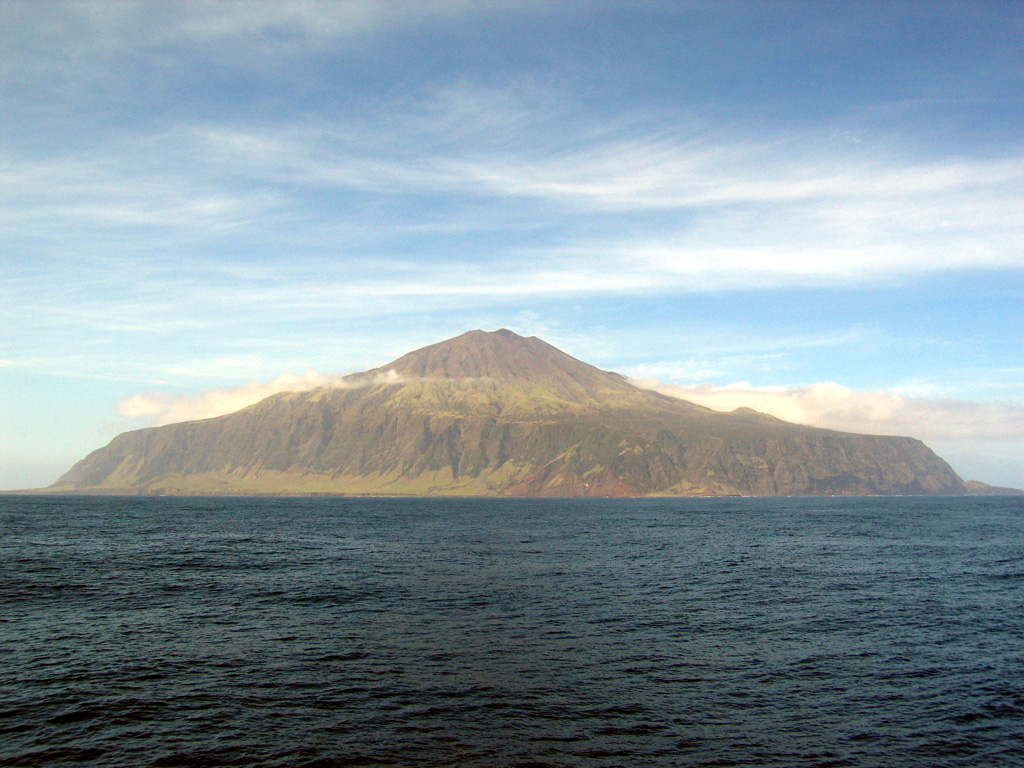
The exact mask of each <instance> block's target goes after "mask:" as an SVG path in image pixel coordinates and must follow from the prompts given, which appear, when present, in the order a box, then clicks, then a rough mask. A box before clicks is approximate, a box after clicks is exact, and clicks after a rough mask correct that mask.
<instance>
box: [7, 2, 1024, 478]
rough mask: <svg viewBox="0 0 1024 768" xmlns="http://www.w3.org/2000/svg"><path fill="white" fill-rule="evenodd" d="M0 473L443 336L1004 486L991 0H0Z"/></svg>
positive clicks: (1008, 433)
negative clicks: (509, 334)
mask: <svg viewBox="0 0 1024 768" xmlns="http://www.w3.org/2000/svg"><path fill="white" fill-rule="evenodd" d="M0 29H3V30H4V32H3V34H2V35H0V489H16V488H25V487H37V486H42V485H47V484H49V483H51V482H53V481H54V480H56V479H57V477H58V476H59V475H60V474H62V473H63V472H65V471H67V469H69V468H70V467H71V465H72V464H74V462H75V461H77V460H78V459H80V458H82V457H84V456H85V455H86V454H87V453H88V452H89V451H91V450H94V449H96V448H99V447H101V446H103V445H105V444H106V443H107V442H109V440H110V439H111V438H112V437H113V436H114V435H116V434H117V433H119V432H121V431H124V430H126V429H133V428H139V427H144V426H148V425H155V424H162V423H170V422H172V421H177V420H186V419H190V418H202V417H206V416H211V415H217V414H219V413H224V412H229V411H230V410H233V409H237V408H240V407H243V406H245V405H247V404H249V403H252V402H255V401H256V400H258V399H259V398H261V397H264V396H266V395H268V394H271V393H273V392H276V391H281V390H283V389H308V388H311V387H314V386H321V385H323V384H324V383H326V382H330V381H332V380H333V379H334V378H336V377H337V376H338V375H340V374H344V373H349V372H353V371H358V370H364V369H367V368H371V367H376V366H379V365H383V364H385V363H387V362H388V361H390V360H392V359H394V358H397V357H399V356H400V355H402V354H404V353H405V352H408V351H410V350H412V349H416V348H418V347H421V346H424V345H426V344H431V343H434V342H437V341H440V340H443V339H446V338H449V337H452V336H455V335H458V334H460V333H462V332H464V331H467V330H470V329H473V328H483V329H485V330H496V329H498V328H502V327H505V328H510V329H511V330H513V331H515V332H517V333H520V334H522V335H526V336H530V335H537V336H540V337H541V338H543V339H545V340H546V341H548V342H550V343H552V344H554V345H555V346H557V347H559V348H561V349H563V350H565V351H566V352H568V353H569V354H571V355H573V356H575V357H577V358H580V359H582V360H584V361H586V362H589V363H591V364H594V365H597V366H599V367H601V368H606V369H610V370H616V371H618V372H620V373H623V374H625V375H627V376H630V377H632V378H634V379H635V380H637V381H638V382H639V383H641V384H642V385H644V386H648V387H652V388H655V389H659V390H661V391H664V392H669V393H672V394H676V395H678V396H681V397H685V398H687V399H691V400H694V401H696V402H700V403H702V404H705V405H708V406H709V407H713V408H717V409H721V410H731V409H732V408H735V407H740V406H750V407H754V408H757V409H758V410H762V411H766V412H769V413H773V414H775V415H778V416H780V417H781V418H786V419H789V420H791V421H798V422H801V423H807V424H813V425H817V426H824V427H829V428H838V429H847V430H850V431H857V432H868V433H878V434H904V435H911V436H914V437H919V438H921V439H923V440H924V441H925V442H926V443H927V444H928V445H929V446H930V447H932V448H933V449H934V450H935V451H936V452H937V453H938V454H939V455H940V456H942V457H943V458H945V459H947V460H948V461H949V462H950V463H951V464H952V466H953V468H954V469H955V470H956V471H957V472H958V473H960V475H961V476H962V477H964V478H965V479H977V480H982V481H984V482H988V483H992V484H996V485H1010V486H1015V487H1024V6H1022V5H1021V4H1020V3H1016V2H1005V3H1004V2H941V0H936V1H935V2H928V3H921V2H906V3H903V2H898V1H894V2H886V3H879V2H856V1H855V0H850V1H849V2H843V3H820V2H786V1H785V0H782V1H780V2H733V1H730V0H723V1H722V2H715V3H707V2H685V1H680V2H611V1H607V2H605V1H602V0H595V1H594V2H586V3H575V2H554V1H553V0H550V1H549V2H534V1H530V0H522V1H521V2H517V1H515V0H508V1H502V0H495V1H494V2H476V1H474V2H470V1H468V0H467V1H466V2H460V1H459V0H448V1H447V2H443V3H418V2H397V1H388V0H350V1H349V2H314V1H312V0H309V1H307V2H300V1H298V0H293V1H292V2H288V3H280V2H204V1H202V0H191V1H188V0H182V1H181V2H176V3H164V2H145V1H143V0H139V1H136V2H128V1H126V2H113V1H109V2H108V1H107V0H96V1H93V2H90V1H83V2H60V1H59V0H52V1H49V2H45V3H40V2H37V1H36V0H26V1H24V2H21V1H19V0H4V1H3V2H0Z"/></svg>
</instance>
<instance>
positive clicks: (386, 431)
mask: <svg viewBox="0 0 1024 768" xmlns="http://www.w3.org/2000/svg"><path fill="white" fill-rule="evenodd" d="M50 490H52V491H67V492H93V493H102V492H106V493H141V494H147V493H149V494H156V493H180V494H262V493H275V494H307V493H323V494H417V495H428V494H436V495H481V496H501V495H511V496H644V495H662V496H671V495H677V496H694V495H711V496H713V495H763V496H772V495H815V494H821V495H832V494H851V495H852V494H881V495H885V494H963V493H965V492H966V488H965V486H964V483H963V482H962V481H961V480H960V478H959V477H957V475H956V474H955V473H954V472H953V470H952V469H951V468H950V467H949V465H948V464H946V463H945V462H944V461H942V459H940V458H938V457H937V456H936V455H935V454H934V453H932V451H931V450H929V449H928V448H927V447H926V446H925V445H924V444H923V443H921V442H920V441H919V440H914V439H912V438H906V437H880V436H872V435H854V434H848V433H843V432H834V431H831V430H824V429H815V428H813V427H805V426H800V425H796V424H789V423H787V422H784V421H780V420H779V419H776V418H774V417H771V416H767V415H765V414H761V413H758V412H756V411H751V410H749V409H740V410H737V411H734V412H732V413H719V412H717V411H712V410H709V409H707V408H703V407H701V406H697V405H694V404H692V403H688V402H685V401H683V400H678V399H675V398H671V397H667V396H664V395H660V394H656V393H654V392H650V391H647V390H642V389H639V388H638V387H636V386H634V385H633V384H631V383H630V382H629V380H628V379H626V378H624V377H623V376H620V375H619V374H616V373H611V372H609V371H603V370H601V369H599V368H595V367H594V366H591V365H588V364H586V363H584V362H581V361H579V360H577V359H575V358H573V357H571V356H569V355H567V354H566V353H564V352H562V351H561V350H559V349H556V348H555V347H553V346H551V345H550V344H548V343H546V342H544V341H542V340H540V339H538V338H536V337H530V338H524V337H522V336H519V335H517V334H515V333H513V332H512V331H509V330H507V329H502V330H499V331H494V332H485V331H479V330H477V331H469V332H468V333H464V334H462V335H461V336H457V337H455V338H453V339H448V340H447V341H442V342H440V343H438V344H433V345H431V346H428V347H424V348H422V349H419V350H416V351H414V352H410V353H409V354H407V355H404V356H403V357H400V358H398V359H397V360H395V361H394V362H393V363H390V364H389V365H385V366H382V367H380V368H375V369H372V370H369V371H364V372H362V373H355V374H351V375H349V376H346V377H345V378H344V379H342V380H341V381H340V382H338V383H336V384H334V385H331V386H328V387H323V388H320V389H315V390H312V391H309V392H288V393H280V394H277V395H273V396H271V397H268V398H266V399H265V400H262V401H260V402H259V403H256V404H255V405H253V406H250V407H249V408H245V409H244V410H241V411H238V412H237V413H232V414H228V415H226V416H220V417H218V418H214V419H206V420H203V421H193V422H185V423H181V424H170V425H167V426H163V427H154V428H151V429H142V430H138V431H135V432H127V433H124V434H121V435H118V436H117V437H115V438H114V439H113V440H112V441H111V442H110V444H109V445H107V446H106V447H104V448H101V449H99V450H97V451H94V452H93V453H91V454H90V455H89V456H87V457H86V458H84V459H83V460H82V461H80V462H78V464H76V465H75V466H74V467H72V469H71V470H70V471H69V472H68V473H67V474H66V475H64V476H63V477H62V478H60V479H59V480H58V481H57V483H56V484H55V485H54V486H52V487H51V489H50Z"/></svg>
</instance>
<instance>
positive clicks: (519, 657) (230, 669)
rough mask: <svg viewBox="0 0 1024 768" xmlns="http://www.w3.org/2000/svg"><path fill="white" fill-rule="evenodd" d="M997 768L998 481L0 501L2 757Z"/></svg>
mask: <svg viewBox="0 0 1024 768" xmlns="http://www.w3.org/2000/svg"><path fill="white" fill-rule="evenodd" d="M44 765H45V766H61V765H76V766H133V767H134V766H231V765H236V766H281V767H284V766H289V767H290V766H323V767H326V766H488V767H489V766H510V767H511V766H521V767H523V768H526V767H527V766H531V767H534V768H539V767H541V766H581V767H582V766H588V767H591V766H592V767H597V766H629V767H632V766H779V767H782V766H785V767H786V768H791V767H793V766H865V767H867V766H871V767H872V768H874V767H877V766H900V767H901V768H907V767H911V766H929V768H930V767H932V766H986V767H994V766H1022V765H1024V500H1022V499H1019V498H1016V499H1015V498H857V499H851V498H813V499H812V498H807V499H625V500H623V499H596V500H595V499H552V500H538V499H515V500H513V499H489V500H481V499H387V498H380V499H371V498H363V499H285V498H264V499H242V498H101V497H92V498H74V497H44V496H40V497H18V496H2V497H0V766H44Z"/></svg>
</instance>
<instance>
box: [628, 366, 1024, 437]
mask: <svg viewBox="0 0 1024 768" xmlns="http://www.w3.org/2000/svg"><path fill="white" fill-rule="evenodd" d="M632 381H633V383H634V384H636V385H637V386H639V387H641V388H643V389H650V390H652V391H655V392H660V393H661V394H664V395H669V396H671V397H677V398H679V399H681V400H688V401H690V402H692V403H697V404H698V405H703V406H705V407H707V408H711V409H712V410H715V411H732V410H735V409H736V408H753V409H754V410H755V411H760V412H762V413H767V414H769V415H771V416H775V417H776V418H779V419H782V420H784V421H790V422H793V423H795V424H806V425H808V426H812V427H821V428H824V429H835V430H839V431H842V432H858V433H862V434H875V435H902V436H906V437H916V438H918V439H921V440H925V441H928V440H943V441H949V440H1020V439H1024V405H1019V404H1015V403H979V402H971V401H966V400H956V399H951V398H923V397H907V396H905V395H901V394H898V393H896V392H860V391H857V390H854V389H850V388H849V387H844V386H843V385H841V384H837V383H835V382H831V381H826V382H819V383H815V384H809V385H806V386H801V387H752V386H750V385H749V384H747V383H745V382H741V383H737V384H732V385H729V386H717V385H714V384H700V385H690V386H684V385H681V384H671V383H666V382H663V381H658V380H657V379H633V380H632Z"/></svg>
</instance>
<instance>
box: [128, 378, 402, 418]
mask: <svg viewBox="0 0 1024 768" xmlns="http://www.w3.org/2000/svg"><path fill="white" fill-rule="evenodd" d="M400 381H402V379H401V377H399V376H398V374H397V373H395V371H390V370H389V371H386V372H385V373H382V374H379V375H377V376H374V377H371V378H368V379H367V378H361V379H356V380H346V379H345V378H344V377H343V376H341V375H334V374H331V375H326V374H322V373H317V372H316V371H313V370H308V371H306V373H304V374H303V375H302V376H295V375H292V374H288V375H285V376H279V377H278V378H276V379H274V380H273V381H269V382H265V383H260V382H253V383H251V384H246V385H244V386H240V387H224V388H220V389H211V390H208V391H206V392H201V393H199V394H194V395H189V394H178V395H172V394H168V393H166V392H154V393H143V394H137V395H132V396H131V397H129V398H126V399H124V400H122V401H121V402H120V403H118V405H117V413H118V415H119V416H123V417H125V418H128V419H133V420H136V421H137V422H141V423H144V424H146V425H153V426H161V425H164V424H175V423H177V422H181V421H196V420H198V419H212V418H214V417H216V416H223V415H225V414H228V413H234V412H235V411H240V410H241V409H243V408H247V407H248V406H250V405H254V404H255V403H258V402H259V401H260V400H263V399H264V398H267V397H270V396H271V395H276V394H278V393H279V392H308V391H310V390H313V389H319V388H321V387H329V388H332V389H349V388H353V387H365V386H370V385H373V384H395V383H398V382H400Z"/></svg>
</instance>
